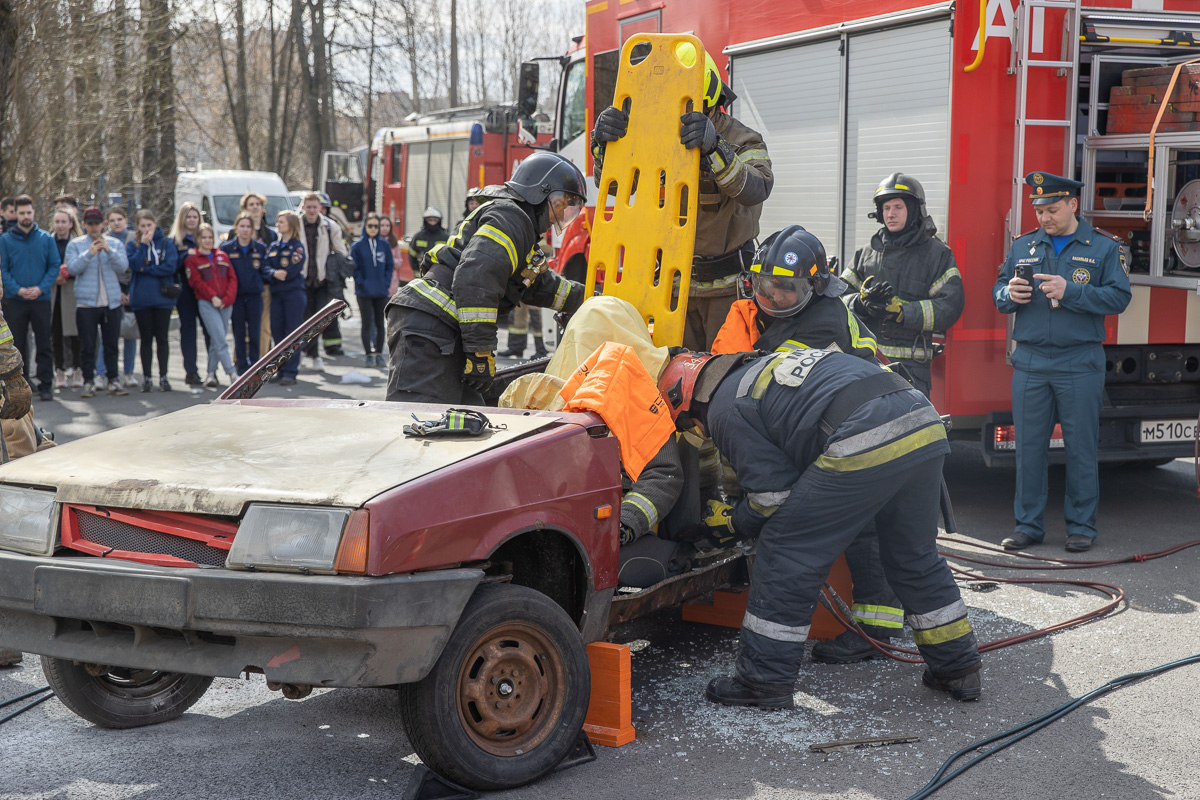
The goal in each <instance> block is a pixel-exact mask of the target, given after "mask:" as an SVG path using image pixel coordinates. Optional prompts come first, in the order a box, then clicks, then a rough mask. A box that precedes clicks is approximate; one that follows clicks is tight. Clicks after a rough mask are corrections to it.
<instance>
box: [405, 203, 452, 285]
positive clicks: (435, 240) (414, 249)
mask: <svg viewBox="0 0 1200 800" xmlns="http://www.w3.org/2000/svg"><path fill="white" fill-rule="evenodd" d="M421 216H422V217H423V218H424V219H423V224H422V226H421V230H419V231H417V232H416V233H414V234H413V235H412V236H410V237H408V264H409V266H410V267H412V271H413V275H415V276H417V277H418V278H419V277H421V270H422V269H423V267H422V264H421V261H422V260H423V259H424V258H425V254H426V253H428V252H429V251H430V250H432V249H433V248H434V247H436V246H437V245H439V244H441V243H442V242H444V241H446V240H447V239H449V238H450V233H449V232H448V231H447V230H446V229H445V228H443V227H442V212H441V211H439V210H438V209H437V206H430V207H429V208H427V209H425V213H424V214H422V215H421Z"/></svg>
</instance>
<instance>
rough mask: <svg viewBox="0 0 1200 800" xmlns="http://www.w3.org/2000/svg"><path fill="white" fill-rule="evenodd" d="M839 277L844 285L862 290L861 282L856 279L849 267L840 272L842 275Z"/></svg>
mask: <svg viewBox="0 0 1200 800" xmlns="http://www.w3.org/2000/svg"><path fill="white" fill-rule="evenodd" d="M839 277H840V278H841V279H842V280H844V281H845V282H846V283H848V284H850V285H851V286H853V287H854V288H855V289H861V288H862V281H860V280H859V279H858V275H856V274H855V273H854V270H852V269H850V268H849V267H846V268H845V269H844V270H842V274H841V275H840V276H839Z"/></svg>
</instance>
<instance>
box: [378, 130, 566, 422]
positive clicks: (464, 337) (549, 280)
mask: <svg viewBox="0 0 1200 800" xmlns="http://www.w3.org/2000/svg"><path fill="white" fill-rule="evenodd" d="M484 193H485V194H486V195H487V196H488V198H489V199H488V202H486V203H484V204H482V205H481V206H480V207H479V208H477V209H476V210H475V211H474V212H473V213H472V214H471V215H470V216H469V217H467V219H466V220H465V222H464V223H463V225H462V226H461V227H460V228H459V230H458V231H456V232H455V234H454V236H453V237H452V238H451V239H450V240H449V241H447V242H445V243H443V244H440V245H438V246H437V247H434V248H433V249H431V250H430V252H429V254H428V256H427V259H426V262H427V265H428V267H429V269H428V270H427V272H426V274H425V275H424V276H423V277H421V278H418V279H417V280H414V281H412V282H410V283H408V284H407V285H405V286H404V287H403V288H402V289H401V290H400V291H399V292H397V293H396V294H395V295H394V296H393V297H392V299H391V300H390V301H389V302H388V309H387V321H388V351H389V358H390V359H391V363H390V369H389V371H388V387H387V399H388V400H406V401H411V402H434V403H456V404H458V403H461V404H467V405H479V404H482V402H483V396H482V393H483V392H485V391H487V390H488V389H489V388H490V387H491V384H492V380H493V378H494V377H495V374H496V360H495V351H496V322H497V319H498V318H499V317H500V316H501V315H502V314H506V313H508V311H510V310H511V309H512V308H514V307H515V306H516V305H517V304H518V303H521V302H525V303H528V304H529V305H535V306H540V307H544V308H552V309H554V310H555V311H563V312H566V313H567V314H568V315H569V314H571V313H574V311H575V309H577V308H578V307H579V304H580V303H582V302H583V286H581V285H580V284H578V283H574V282H572V281H569V280H567V279H565V278H563V277H562V276H561V275H559V274H558V273H556V272H554V271H552V270H550V271H547V270H546V260H545V257H544V256H542V254H541V251H540V250H538V249H537V242H538V239H540V238H541V237H542V236H543V235H545V233H546V231H547V230H549V229H550V228H551V227H554V228H556V229H559V230H561V229H562V227H563V226H565V225H566V224H567V223H569V222H570V221H571V220H573V219H574V218H575V217H577V216H578V215H579V212H580V210H581V209H582V208H583V205H584V203H586V202H587V187H586V185H585V179H584V177H583V174H582V173H581V172H580V171H579V168H578V167H576V166H575V165H574V164H572V163H571V162H570V161H568V160H567V159H565V158H563V157H562V156H560V155H557V154H554V153H534V154H533V155H531V156H529V157H528V158H526V159H525V160H524V161H522V162H521V163H520V165H518V166H517V168H516V170H514V171H513V176H512V179H511V180H509V181H508V182H506V183H505V184H504V185H502V186H489V187H487V188H486V189H485V190H484Z"/></svg>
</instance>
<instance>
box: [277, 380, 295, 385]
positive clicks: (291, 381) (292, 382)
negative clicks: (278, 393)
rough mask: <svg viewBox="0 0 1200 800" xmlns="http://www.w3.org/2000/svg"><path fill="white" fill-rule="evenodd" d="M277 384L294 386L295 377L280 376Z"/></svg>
mask: <svg viewBox="0 0 1200 800" xmlns="http://www.w3.org/2000/svg"><path fill="white" fill-rule="evenodd" d="M279 385H280V386H295V385H296V379H295V378H280V379H279Z"/></svg>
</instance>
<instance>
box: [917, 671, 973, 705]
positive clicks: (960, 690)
mask: <svg viewBox="0 0 1200 800" xmlns="http://www.w3.org/2000/svg"><path fill="white" fill-rule="evenodd" d="M921 682H922V683H924V684H925V685H926V686H928V687H929V688H930V689H937V690H938V691H939V692H949V693H950V696H951V697H953V698H954V699H955V700H964V701H965V700H978V699H979V696H980V695H981V694H983V688H982V681H981V680H980V678H979V671H978V670H976V671H975V672H971V673H968V674H966V675H962V676H960V677H957V678H939V677H937V676H935V675H934V674H933V673H932V672H930V671H929V670H925V672H923V673H922V674H921Z"/></svg>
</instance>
